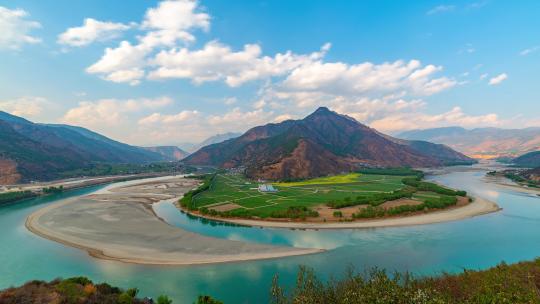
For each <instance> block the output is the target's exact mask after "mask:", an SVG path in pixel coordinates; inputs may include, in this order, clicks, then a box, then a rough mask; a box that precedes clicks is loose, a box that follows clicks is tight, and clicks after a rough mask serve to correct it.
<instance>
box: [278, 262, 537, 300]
mask: <svg viewBox="0 0 540 304" xmlns="http://www.w3.org/2000/svg"><path fill="white" fill-rule="evenodd" d="M270 294H271V303H274V304H289V303H291V304H292V303H295V304H296V303H314V304H317V303H320V304H323V303H324V304H326V303H339V304H349V303H350V304H356V303H358V304H360V303H362V304H363V303H381V304H382V303H385V304H386V303H388V304H393V303H395V304H422V303H425V304H428V303H430V304H431V303H433V304H435V303H437V304H438V303H441V304H443V303H448V304H457V303H470V304H473V303H486V304H488V303H516V304H517V303H540V259H537V260H535V261H533V262H522V263H518V264H514V265H507V264H505V263H502V264H500V265H498V266H496V267H493V268H490V269H488V270H484V271H470V270H466V271H464V272H463V273H461V274H458V275H451V274H443V275H442V276H440V277H430V278H419V279H415V278H413V277H412V276H410V275H409V274H394V275H391V276H390V275H388V274H387V273H386V272H385V271H383V270H378V269H375V270H373V271H371V272H369V273H367V274H366V273H363V274H359V273H354V272H353V271H349V272H348V273H347V274H346V275H345V277H344V278H343V279H340V280H330V281H329V282H323V281H321V280H320V279H319V278H317V276H316V275H315V273H314V271H313V270H312V269H309V268H306V267H300V270H299V272H298V275H297V280H296V284H295V286H291V287H289V288H284V287H282V286H280V285H279V278H278V277H277V276H275V277H274V281H273V284H272V288H271V291H270Z"/></svg>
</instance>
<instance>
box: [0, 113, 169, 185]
mask: <svg viewBox="0 0 540 304" xmlns="http://www.w3.org/2000/svg"><path fill="white" fill-rule="evenodd" d="M163 160H168V158H167V157H164V156H163V155H161V154H159V153H155V152H152V151H148V150H146V149H143V148H140V147H135V146H130V145H127V144H124V143H120V142H117V141H114V140H112V139H110V138H107V137H105V136H103V135H100V134H98V133H95V132H92V131H90V130H88V129H84V128H81V127H75V126H68V125H60V124H39V123H33V122H31V121H28V120H26V119H23V118H20V117H17V116H14V115H11V114H8V113H5V112H1V111H0V183H2V184H9V183H16V182H19V181H28V180H49V179H53V178H56V177H58V175H59V173H61V172H64V171H69V170H73V169H79V168H83V167H86V166H88V165H90V164H92V163H135V164H140V163H148V162H155V161H163Z"/></svg>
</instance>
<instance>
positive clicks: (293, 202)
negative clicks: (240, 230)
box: [193, 173, 438, 217]
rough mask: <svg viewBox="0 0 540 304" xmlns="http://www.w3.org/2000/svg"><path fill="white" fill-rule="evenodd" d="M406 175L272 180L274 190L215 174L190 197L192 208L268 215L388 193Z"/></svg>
mask: <svg viewBox="0 0 540 304" xmlns="http://www.w3.org/2000/svg"><path fill="white" fill-rule="evenodd" d="M404 177H406V176H397V175H380V174H360V173H351V174H345V175H338V176H331V177H322V178H315V179H311V180H305V181H299V182H289V183H273V184H272V185H273V186H274V188H275V189H277V190H278V191H277V192H274V193H270V192H260V191H259V190H258V186H259V183H258V182H254V181H250V180H247V179H246V178H244V177H243V176H241V175H239V174H227V173H223V174H217V175H216V176H215V178H214V179H213V181H212V182H211V184H210V187H209V189H208V190H206V191H204V192H201V193H199V194H197V195H195V196H194V197H193V207H194V208H195V209H198V208H201V207H206V208H209V209H214V208H215V209H218V208H219V206H227V208H229V209H227V210H233V209H244V210H243V211H246V212H249V214H250V215H255V216H259V217H268V216H271V214H272V213H273V212H275V211H280V210H281V211H283V210H287V209H288V208H289V207H298V206H302V207H307V208H312V207H314V206H317V205H324V204H327V203H329V202H331V201H344V200H345V201H347V200H348V199H351V200H354V199H356V198H361V197H371V196H373V195H374V194H381V193H392V191H397V190H400V189H403V188H405V187H406V185H404V184H403V183H402V179H403V178H404ZM432 196H435V197H437V196H438V195H437V194H436V193H425V194H423V193H422V194H419V195H418V196H417V199H419V200H422V201H423V200H424V199H427V198H431V197H432Z"/></svg>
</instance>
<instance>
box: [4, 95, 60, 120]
mask: <svg viewBox="0 0 540 304" xmlns="http://www.w3.org/2000/svg"><path fill="white" fill-rule="evenodd" d="M50 106H51V103H50V102H49V101H48V100H47V99H46V98H43V97H35V96H24V97H20V98H16V99H12V100H0V111H4V112H8V113H10V114H12V115H16V116H22V117H25V118H29V119H35V118H39V117H41V115H42V114H43V112H44V110H45V109H47V108H50Z"/></svg>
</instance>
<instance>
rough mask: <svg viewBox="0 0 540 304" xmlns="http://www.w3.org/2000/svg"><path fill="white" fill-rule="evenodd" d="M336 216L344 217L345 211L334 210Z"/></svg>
mask: <svg viewBox="0 0 540 304" xmlns="http://www.w3.org/2000/svg"><path fill="white" fill-rule="evenodd" d="M334 217H343V213H342V212H341V211H334Z"/></svg>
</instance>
